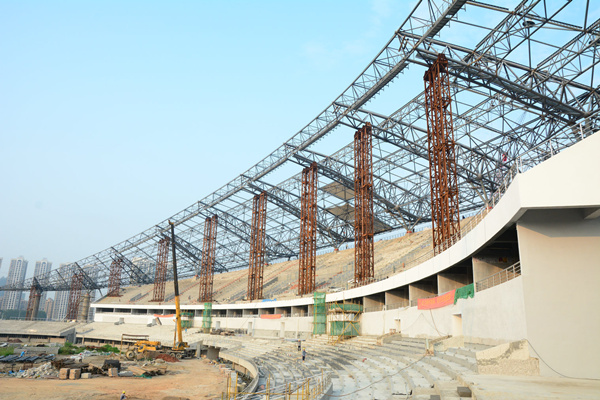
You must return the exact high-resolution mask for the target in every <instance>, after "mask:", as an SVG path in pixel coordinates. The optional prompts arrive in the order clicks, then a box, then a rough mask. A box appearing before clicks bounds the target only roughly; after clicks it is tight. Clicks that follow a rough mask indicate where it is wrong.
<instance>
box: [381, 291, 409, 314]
mask: <svg viewBox="0 0 600 400" xmlns="http://www.w3.org/2000/svg"><path fill="white" fill-rule="evenodd" d="M385 306H386V309H388V310H391V309H394V308H401V307H408V286H403V287H401V288H397V289H393V290H388V291H387V292H385Z"/></svg>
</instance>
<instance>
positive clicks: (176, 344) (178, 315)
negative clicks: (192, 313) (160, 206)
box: [169, 221, 187, 349]
mask: <svg viewBox="0 0 600 400" xmlns="http://www.w3.org/2000/svg"><path fill="white" fill-rule="evenodd" d="M169 225H171V249H172V250H173V286H174V287H175V326H176V329H177V339H176V340H173V349H178V348H179V347H187V345H186V344H184V343H183V336H182V332H181V307H180V304H179V282H178V280H177V258H176V252H175V224H174V223H172V222H171V221H169Z"/></svg>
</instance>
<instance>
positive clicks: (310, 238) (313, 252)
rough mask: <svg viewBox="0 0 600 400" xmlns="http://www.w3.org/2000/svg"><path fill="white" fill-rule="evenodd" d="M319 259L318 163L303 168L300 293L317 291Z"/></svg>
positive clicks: (301, 294)
mask: <svg viewBox="0 0 600 400" xmlns="http://www.w3.org/2000/svg"><path fill="white" fill-rule="evenodd" d="M316 260H317V163H312V164H311V165H310V167H307V168H304V169H303V170H302V198H301V215H300V250H299V254H298V295H299V296H303V295H305V294H308V293H312V292H314V291H315V271H316Z"/></svg>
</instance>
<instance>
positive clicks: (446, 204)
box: [423, 54, 460, 254]
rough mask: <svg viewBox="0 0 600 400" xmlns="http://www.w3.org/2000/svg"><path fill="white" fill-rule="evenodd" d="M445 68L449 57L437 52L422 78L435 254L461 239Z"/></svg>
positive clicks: (450, 109) (448, 82)
mask: <svg viewBox="0 0 600 400" xmlns="http://www.w3.org/2000/svg"><path fill="white" fill-rule="evenodd" d="M447 67H448V60H447V59H446V57H445V56H444V55H443V54H439V55H438V57H437V59H436V60H435V62H434V63H433V64H432V65H431V66H430V67H429V69H428V70H427V72H425V76H424V77H423V80H424V81H425V112H426V114H427V136H428V143H429V180H430V185H431V224H432V229H433V249H434V254H439V253H441V252H443V251H444V250H446V249H447V248H448V247H450V246H452V245H453V244H454V243H455V242H456V241H458V240H459V239H460V211H459V205H458V178H457V176H458V174H457V170H456V154H455V150H454V144H455V143H454V129H453V125H452V105H451V103H452V97H451V92H450V79H449V77H448V71H447Z"/></svg>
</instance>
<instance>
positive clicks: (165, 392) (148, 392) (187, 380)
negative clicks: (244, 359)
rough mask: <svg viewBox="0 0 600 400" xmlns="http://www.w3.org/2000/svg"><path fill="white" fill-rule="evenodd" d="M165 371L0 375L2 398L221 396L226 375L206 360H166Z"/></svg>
mask: <svg viewBox="0 0 600 400" xmlns="http://www.w3.org/2000/svg"><path fill="white" fill-rule="evenodd" d="M167 365H168V373H167V374H166V375H161V376H154V377H152V378H150V379H148V378H138V377H131V378H129V377H115V378H109V377H107V376H94V377H93V378H92V379H79V380H58V379H19V378H6V377H5V378H0V399H27V400H48V399H57V400H58V399H61V400H62V399H64V400H115V399H119V397H120V396H121V393H122V392H123V390H125V392H126V395H127V398H128V399H130V400H142V399H144V400H146V399H147V400H179V399H220V398H221V392H223V391H225V390H226V384H227V378H226V376H225V375H224V373H222V372H221V371H220V370H219V368H218V367H217V366H215V365H211V364H209V363H207V362H206V361H204V360H198V359H193V360H183V361H182V362H178V363H167Z"/></svg>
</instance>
